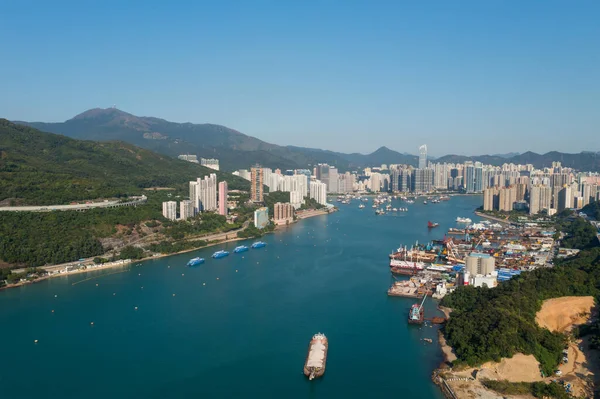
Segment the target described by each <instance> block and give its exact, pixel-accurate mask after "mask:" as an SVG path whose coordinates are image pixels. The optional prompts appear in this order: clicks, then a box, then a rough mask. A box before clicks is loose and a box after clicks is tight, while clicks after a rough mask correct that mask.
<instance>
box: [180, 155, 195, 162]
mask: <svg viewBox="0 0 600 399" xmlns="http://www.w3.org/2000/svg"><path fill="white" fill-rule="evenodd" d="M177 158H179V159H181V160H182V161H188V162H193V163H198V156H197V155H189V154H187V155H179V156H178V157H177Z"/></svg>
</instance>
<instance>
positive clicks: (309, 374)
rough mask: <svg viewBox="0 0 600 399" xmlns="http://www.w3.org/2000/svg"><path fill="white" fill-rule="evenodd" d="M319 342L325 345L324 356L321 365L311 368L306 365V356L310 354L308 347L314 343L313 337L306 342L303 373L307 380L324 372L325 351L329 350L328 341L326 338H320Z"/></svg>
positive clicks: (321, 375) (325, 362)
mask: <svg viewBox="0 0 600 399" xmlns="http://www.w3.org/2000/svg"><path fill="white" fill-rule="evenodd" d="M320 341H321V343H323V345H324V346H325V352H324V355H325V356H324V358H323V367H320V368H317V369H315V368H313V367H309V366H308V357H309V355H310V349H311V347H312V345H313V344H314V343H316V340H315V339H312V340H311V341H310V343H309V344H308V351H307V352H306V360H305V361H304V375H305V376H307V377H308V379H309V380H313V379H315V378H320V377H323V374H325V368H326V367H327V352H328V351H329V343H328V341H327V338H325V339H323V340H320Z"/></svg>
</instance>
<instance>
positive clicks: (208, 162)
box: [200, 158, 219, 170]
mask: <svg viewBox="0 0 600 399" xmlns="http://www.w3.org/2000/svg"><path fill="white" fill-rule="evenodd" d="M200 165H202V166H205V167H207V168H210V169H213V170H219V160H218V159H214V158H200Z"/></svg>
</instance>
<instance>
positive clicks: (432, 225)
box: [427, 222, 440, 229]
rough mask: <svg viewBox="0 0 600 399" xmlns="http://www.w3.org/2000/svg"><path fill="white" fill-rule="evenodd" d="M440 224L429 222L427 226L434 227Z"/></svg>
mask: <svg viewBox="0 0 600 399" xmlns="http://www.w3.org/2000/svg"><path fill="white" fill-rule="evenodd" d="M439 225H440V224H439V223H435V222H427V227H428V228H430V229H433V228H434V227H438V226H439Z"/></svg>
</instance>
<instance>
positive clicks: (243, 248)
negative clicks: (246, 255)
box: [233, 245, 248, 254]
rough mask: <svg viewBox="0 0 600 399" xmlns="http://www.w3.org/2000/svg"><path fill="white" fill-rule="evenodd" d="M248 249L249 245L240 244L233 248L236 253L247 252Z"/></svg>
mask: <svg viewBox="0 0 600 399" xmlns="http://www.w3.org/2000/svg"><path fill="white" fill-rule="evenodd" d="M247 250H248V247H247V246H245V245H240V246H239V247H235V249H234V250H233V252H235V253H236V254H239V253H240V252H246V251H247Z"/></svg>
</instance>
